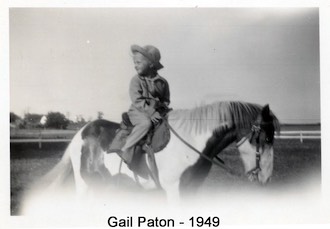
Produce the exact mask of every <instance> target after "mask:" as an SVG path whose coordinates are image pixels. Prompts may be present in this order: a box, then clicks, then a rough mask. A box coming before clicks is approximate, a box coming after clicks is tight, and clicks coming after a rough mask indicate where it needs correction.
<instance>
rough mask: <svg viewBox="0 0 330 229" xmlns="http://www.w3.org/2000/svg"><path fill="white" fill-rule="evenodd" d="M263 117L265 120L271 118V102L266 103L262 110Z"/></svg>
mask: <svg viewBox="0 0 330 229" xmlns="http://www.w3.org/2000/svg"><path fill="white" fill-rule="evenodd" d="M261 115H262V118H263V119H264V120H268V119H269V118H270V109H269V104H266V105H265V106H264V107H263V108H262V111H261Z"/></svg>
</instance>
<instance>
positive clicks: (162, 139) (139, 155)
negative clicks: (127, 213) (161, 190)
mask: <svg viewBox="0 0 330 229" xmlns="http://www.w3.org/2000/svg"><path fill="white" fill-rule="evenodd" d="M133 127H134V126H133V124H132V123H131V121H130V120H129V116H128V114H127V113H126V112H125V113H123V114H122V122H121V123H120V128H119V129H118V130H117V133H116V136H115V138H114V139H113V141H112V143H111V145H110V147H109V149H108V153H110V152H118V151H120V149H121V148H122V147H123V146H124V145H125V143H126V139H127V137H128V136H129V135H130V133H131V132H132V130H133ZM169 141H170V129H169V127H168V124H167V122H165V121H160V122H159V123H158V124H157V125H156V126H153V127H152V128H151V129H150V130H149V132H148V133H147V135H146V136H145V137H144V138H143V139H141V141H140V142H138V143H137V145H136V146H135V149H134V156H133V159H132V162H131V164H130V167H131V169H132V170H133V171H134V172H136V173H137V175H139V176H141V177H143V178H147V177H148V174H149V172H148V166H147V162H146V155H147V153H148V152H147V150H151V151H153V153H157V152H159V151H161V150H162V149H164V148H165V147H166V145H167V144H168V142H169Z"/></svg>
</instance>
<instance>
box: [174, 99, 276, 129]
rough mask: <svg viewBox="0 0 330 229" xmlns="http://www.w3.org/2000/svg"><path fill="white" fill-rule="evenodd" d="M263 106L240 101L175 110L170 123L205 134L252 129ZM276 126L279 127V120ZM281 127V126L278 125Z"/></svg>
mask: <svg viewBox="0 0 330 229" xmlns="http://www.w3.org/2000/svg"><path fill="white" fill-rule="evenodd" d="M261 110H262V106H260V105H258V104H253V103H245V102H239V101H234V102H233V101H221V102H215V103H212V104H209V105H203V106H199V107H196V108H194V109H182V110H174V111H172V112H170V114H169V121H170V122H171V124H173V125H175V126H176V127H178V128H183V129H184V130H185V131H189V132H192V131H195V132H196V133H203V132H205V131H207V130H214V129H215V128H219V127H229V128H230V127H233V126H235V127H236V128H239V129H244V128H251V126H252V124H253V123H254V122H255V120H256V118H257V116H258V115H259V114H260V112H261ZM271 115H272V116H273V118H274V121H275V123H274V125H277V124H276V122H278V120H277V118H276V117H275V116H274V115H273V114H272V113H271ZM278 125H279V124H278Z"/></svg>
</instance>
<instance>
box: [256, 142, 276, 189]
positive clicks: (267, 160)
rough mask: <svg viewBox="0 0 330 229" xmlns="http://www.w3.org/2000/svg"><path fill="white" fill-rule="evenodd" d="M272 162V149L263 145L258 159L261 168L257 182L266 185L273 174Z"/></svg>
mask: <svg viewBox="0 0 330 229" xmlns="http://www.w3.org/2000/svg"><path fill="white" fill-rule="evenodd" d="M273 161H274V147H273V146H269V145H265V147H264V149H263V153H262V155H261V158H260V167H261V168H262V170H261V172H260V173H259V174H258V179H259V182H260V183H262V184H264V183H266V182H267V181H268V180H269V179H270V177H271V175H272V174H273V165H274V163H273Z"/></svg>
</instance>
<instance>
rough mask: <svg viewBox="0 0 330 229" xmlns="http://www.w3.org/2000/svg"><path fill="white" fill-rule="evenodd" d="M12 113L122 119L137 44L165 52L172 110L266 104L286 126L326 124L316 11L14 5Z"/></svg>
mask: <svg viewBox="0 0 330 229" xmlns="http://www.w3.org/2000/svg"><path fill="white" fill-rule="evenodd" d="M9 35H10V39H9V42H10V49H9V51H10V55H9V57H10V66H9V70H10V110H11V111H13V112H15V113H16V114H18V115H20V116H23V114H24V113H26V112H30V113H40V114H46V113H47V112H49V111H59V112H62V113H63V114H65V115H66V116H67V117H68V118H70V119H72V120H74V119H75V117H76V116H77V115H82V116H83V117H84V118H85V119H91V118H92V119H93V118H96V116H97V112H98V111H102V112H103V113H104V118H107V119H110V120H113V121H120V115H121V113H122V112H124V111H127V109H128V108H129V106H130V99H129V96H128V88H129V82H130V79H131V78H132V77H133V76H134V75H135V74H136V72H135V70H134V65H133V62H132V54H131V53H130V46H131V45H132V44H138V45H141V46H144V45H147V44H151V45H154V46H156V47H158V48H159V50H160V52H161V55H162V58H161V63H162V64H163V65H164V69H162V70H160V71H159V74H160V75H161V76H163V77H165V78H166V79H167V80H168V82H169V84H170V91H171V101H172V102H171V107H173V108H174V109H180V108H194V107H196V106H199V105H202V104H207V103H211V102H214V101H222V100H233V101H234V100H240V101H245V102H252V103H258V104H262V105H263V104H269V105H270V108H271V109H272V110H273V112H274V113H275V114H276V115H277V116H278V118H279V119H280V121H281V122H282V123H318V122H320V59H319V55H320V51H319V13H318V9H317V8H203V9H201V8H175V9H174V8H172V9H166V8H149V9H146V8H135V9H130V8H125V9H124V8H65V9H64V8H12V9H10V11H9Z"/></svg>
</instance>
